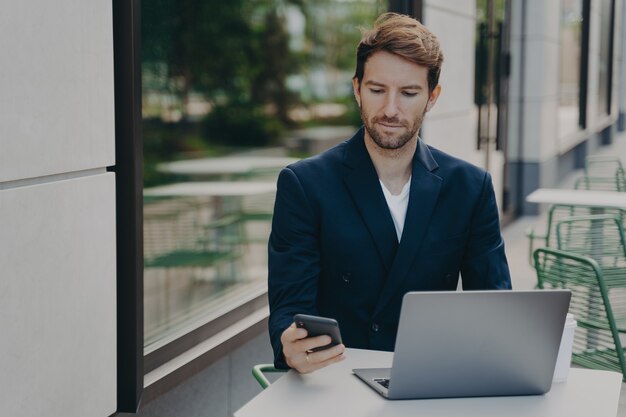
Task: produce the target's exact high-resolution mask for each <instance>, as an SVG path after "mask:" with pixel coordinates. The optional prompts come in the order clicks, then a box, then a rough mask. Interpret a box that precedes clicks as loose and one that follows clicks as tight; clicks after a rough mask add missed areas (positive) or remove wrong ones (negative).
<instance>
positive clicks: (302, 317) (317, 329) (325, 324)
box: [293, 314, 342, 352]
mask: <svg viewBox="0 0 626 417" xmlns="http://www.w3.org/2000/svg"><path fill="white" fill-rule="evenodd" d="M293 322H294V323H296V327H300V328H303V329H305V330H306V331H307V332H308V336H307V337H315V336H322V335H328V336H330V339H331V341H330V343H329V344H327V345H325V346H319V347H316V348H314V349H311V352H317V351H318V350H324V349H328V348H330V347H333V346H335V345H339V344H341V343H342V342H341V333H340V332H339V324H338V323H337V320H334V319H328V318H326V317H318V316H309V315H307V314H296V315H295V316H293Z"/></svg>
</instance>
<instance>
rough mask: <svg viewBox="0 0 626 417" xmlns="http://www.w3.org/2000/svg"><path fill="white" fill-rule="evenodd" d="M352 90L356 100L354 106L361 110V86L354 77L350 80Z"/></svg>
mask: <svg viewBox="0 0 626 417" xmlns="http://www.w3.org/2000/svg"><path fill="white" fill-rule="evenodd" d="M352 90H353V92H354V99H355V100H356V104H358V105H359V108H361V84H360V83H359V80H357V78H356V77H354V78H353V79H352Z"/></svg>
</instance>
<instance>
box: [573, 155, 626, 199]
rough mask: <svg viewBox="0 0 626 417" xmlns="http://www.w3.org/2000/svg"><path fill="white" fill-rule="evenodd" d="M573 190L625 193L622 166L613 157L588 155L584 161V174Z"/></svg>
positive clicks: (625, 179) (624, 176) (625, 186)
mask: <svg viewBox="0 0 626 417" xmlns="http://www.w3.org/2000/svg"><path fill="white" fill-rule="evenodd" d="M575 188H576V189H577V190H597V191H619V192H626V175H625V174H624V166H623V165H622V162H621V161H620V159H619V158H617V157H615V156H603V155H590V156H588V157H587V158H586V159H585V174H584V175H583V177H582V178H579V179H578V180H577V181H576V184H575Z"/></svg>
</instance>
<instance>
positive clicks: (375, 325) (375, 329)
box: [372, 323, 380, 332]
mask: <svg viewBox="0 0 626 417" xmlns="http://www.w3.org/2000/svg"><path fill="white" fill-rule="evenodd" d="M379 330H380V326H379V325H378V324H376V323H374V324H372V331H373V332H377V331H379Z"/></svg>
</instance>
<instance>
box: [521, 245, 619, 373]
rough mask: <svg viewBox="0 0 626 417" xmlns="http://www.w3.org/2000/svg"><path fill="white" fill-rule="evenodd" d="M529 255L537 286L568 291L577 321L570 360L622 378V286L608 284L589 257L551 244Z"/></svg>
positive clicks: (599, 269)
mask: <svg viewBox="0 0 626 417" xmlns="http://www.w3.org/2000/svg"><path fill="white" fill-rule="evenodd" d="M533 257H534V265H535V270H536V272H537V280H538V283H539V288H541V289H547V288H559V289H568V290H570V291H571V292H572V300H571V303H570V312H571V313H572V314H574V316H575V317H576V320H577V321H578V328H577V329H576V333H575V336H574V345H573V349H572V362H573V363H575V364H578V365H581V366H584V367H587V368H592V369H605V370H612V371H617V372H621V373H622V375H623V378H624V380H626V359H625V358H624V350H623V348H622V343H621V340H620V334H621V333H626V308H625V307H626V289H625V288H623V287H611V286H610V285H608V284H607V282H606V280H605V277H604V274H603V272H602V268H601V267H600V265H599V264H598V262H596V261H595V260H594V259H592V258H589V257H585V256H580V255H576V254H573V253H570V252H565V251H562V250H558V249H552V248H540V249H537V250H535V252H534V253H533Z"/></svg>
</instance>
